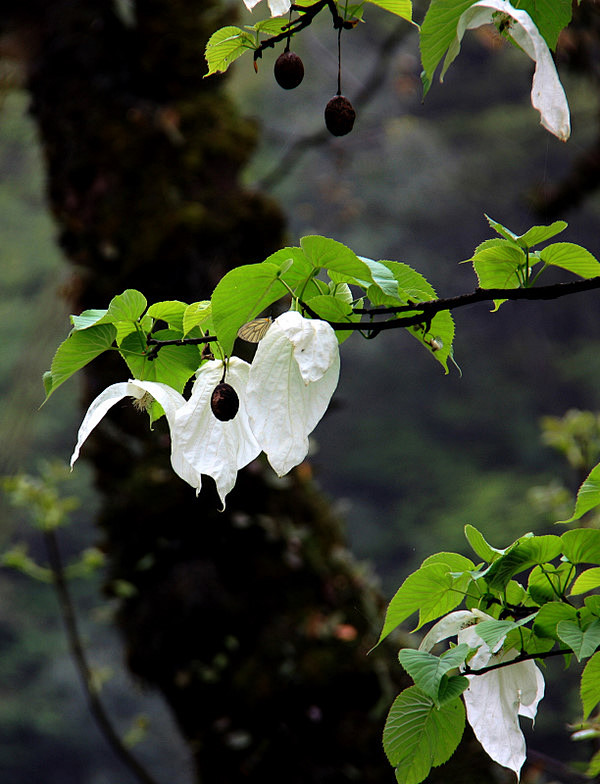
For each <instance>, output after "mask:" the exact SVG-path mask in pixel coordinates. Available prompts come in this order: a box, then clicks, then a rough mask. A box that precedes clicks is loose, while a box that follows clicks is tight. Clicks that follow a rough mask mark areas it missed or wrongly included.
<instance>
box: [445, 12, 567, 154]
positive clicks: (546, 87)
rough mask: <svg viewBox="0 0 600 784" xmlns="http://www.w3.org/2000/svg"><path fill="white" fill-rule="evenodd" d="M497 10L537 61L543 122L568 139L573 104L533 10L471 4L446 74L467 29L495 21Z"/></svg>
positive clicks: (535, 90)
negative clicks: (533, 17)
mask: <svg viewBox="0 0 600 784" xmlns="http://www.w3.org/2000/svg"><path fill="white" fill-rule="evenodd" d="M497 13H501V14H506V15H507V16H508V17H510V20H509V22H510V27H509V28H508V31H507V32H508V34H509V35H510V37H511V38H512V39H513V40H514V41H515V43H517V44H518V45H519V46H520V47H521V49H523V51H524V52H525V53H526V54H528V55H529V57H530V58H531V59H532V60H533V61H534V62H535V64H536V65H535V73H534V75H533V83H532V85H531V103H532V105H533V107H534V109H537V110H538V112H539V113H540V115H541V123H542V125H543V126H544V128H546V129H547V130H548V131H550V133H553V134H554V135H555V136H557V137H558V138H559V139H561V140H562V141H563V142H564V141H566V140H567V139H568V138H569V136H570V134H571V121H570V115H569V105H568V103H567V98H566V96H565V91H564V90H563V86H562V84H561V82H560V79H559V78H558V74H557V72H556V67H555V65H554V61H553V60H552V55H551V54H550V50H549V49H548V45H547V44H546V42H545V41H544V39H543V38H542V36H541V35H540V32H539V30H538V29H537V27H536V26H535V24H534V22H533V20H532V19H531V17H530V16H529V14H528V13H527V12H526V11H521V10H519V9H517V8H514V7H513V6H512V5H511V4H510V3H509V2H508V0H480V1H479V2H476V3H474V4H473V5H472V6H470V7H469V8H467V10H466V11H465V12H464V13H463V14H462V15H461V17H460V19H459V20H458V27H457V30H456V38H455V39H454V41H453V42H452V44H451V45H450V48H449V49H448V53H447V55H446V59H445V61H444V67H443V69H442V76H443V74H444V72H445V71H446V69H447V68H448V66H449V65H450V63H451V62H452V61H453V60H454V58H455V57H456V55H457V54H458V52H459V51H460V42H461V41H462V38H463V35H464V33H465V30H470V29H473V28H475V27H481V25H484V24H490V23H493V22H494V15H495V14H497Z"/></svg>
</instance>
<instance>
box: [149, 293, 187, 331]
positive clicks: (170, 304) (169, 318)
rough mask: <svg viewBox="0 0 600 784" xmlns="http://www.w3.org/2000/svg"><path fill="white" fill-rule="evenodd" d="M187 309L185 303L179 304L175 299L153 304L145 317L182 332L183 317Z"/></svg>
mask: <svg viewBox="0 0 600 784" xmlns="http://www.w3.org/2000/svg"><path fill="white" fill-rule="evenodd" d="M187 307H188V306H187V305H186V303H185V302H180V301H179V300H177V299H173V300H166V301H165V302H155V303H154V305H150V307H149V308H148V312H147V315H148V316H151V317H152V318H153V319H155V320H156V321H164V322H165V323H167V324H168V325H169V326H170V327H173V329H176V330H178V331H182V330H183V315H184V313H185V311H186V309H187Z"/></svg>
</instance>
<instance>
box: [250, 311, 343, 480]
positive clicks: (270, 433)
mask: <svg viewBox="0 0 600 784" xmlns="http://www.w3.org/2000/svg"><path fill="white" fill-rule="evenodd" d="M339 372H340V356H339V344H338V341H337V338H336V336H335V332H334V331H333V329H332V328H331V327H330V326H329V324H327V323H326V322H324V321H320V320H318V319H306V318H303V317H302V316H301V315H300V313H296V312H295V311H288V312H287V313H283V314H282V315H281V316H279V317H278V318H276V319H275V321H274V322H273V323H272V324H271V326H270V328H269V331H268V332H267V334H266V335H265V337H264V338H263V339H262V340H261V342H260V343H259V344H258V349H257V351H256V354H255V356H254V360H253V362H252V366H251V368H250V374H249V380H248V387H247V390H246V406H247V409H248V416H249V419H250V427H251V428H252V432H253V433H254V436H255V437H256V440H257V441H258V443H259V444H260V446H261V448H262V449H263V450H264V451H265V452H266V455H267V458H268V460H269V463H270V464H271V465H272V466H273V468H274V469H275V472H276V473H277V474H278V475H279V476H283V475H284V474H287V472H288V471H290V470H291V469H292V468H293V467H294V466H296V465H298V463H301V462H302V461H303V460H304V458H305V457H306V454H307V452H308V436H309V434H310V433H311V432H312V431H313V430H314V428H315V427H316V425H317V423H318V422H319V420H320V419H321V417H322V416H323V414H324V413H325V411H326V410H327V406H328V405H329V401H330V399H331V396H332V395H333V392H334V390H335V388H336V386H337V382H338V377H339Z"/></svg>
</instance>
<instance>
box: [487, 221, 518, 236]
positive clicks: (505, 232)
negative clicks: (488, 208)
mask: <svg viewBox="0 0 600 784" xmlns="http://www.w3.org/2000/svg"><path fill="white" fill-rule="evenodd" d="M485 219H486V220H487V222H488V223H489V224H490V226H491V227H492V229H494V231H495V232H497V233H498V234H499V235H500V236H501V237H504V239H505V240H510V241H515V240H516V239H517V236H518V235H516V234H515V233H514V231H511V230H510V229H507V228H506V226H503V225H502V224H501V223H498V221H495V220H494V219H493V218H490V216H489V215H486V216H485Z"/></svg>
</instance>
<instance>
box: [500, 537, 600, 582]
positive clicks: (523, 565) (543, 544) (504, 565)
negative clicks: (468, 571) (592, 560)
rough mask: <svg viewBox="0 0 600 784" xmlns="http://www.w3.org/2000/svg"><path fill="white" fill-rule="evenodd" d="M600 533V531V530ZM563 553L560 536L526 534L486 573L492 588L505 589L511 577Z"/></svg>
mask: <svg viewBox="0 0 600 784" xmlns="http://www.w3.org/2000/svg"><path fill="white" fill-rule="evenodd" d="M599 533H600V532H599ZM560 553H561V538H560V537H559V536H553V535H548V536H525V537H521V538H520V539H518V540H517V541H516V542H515V543H514V544H513V545H511V547H509V548H508V550H507V551H506V552H505V553H504V555H502V556H500V558H498V559H497V560H496V561H494V563H493V564H492V565H491V566H490V568H489V569H488V570H487V572H486V573H485V580H486V582H487V584H488V585H489V586H490V588H493V589H495V590H503V589H504V588H505V587H506V585H507V584H508V582H509V580H510V579H511V577H514V575H515V574H519V573H520V572H523V571H524V570H525V569H528V568H530V567H531V566H534V565H535V564H542V563H546V562H547V561H551V560H552V559H553V558H556V557H557V556H558V555H560Z"/></svg>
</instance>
